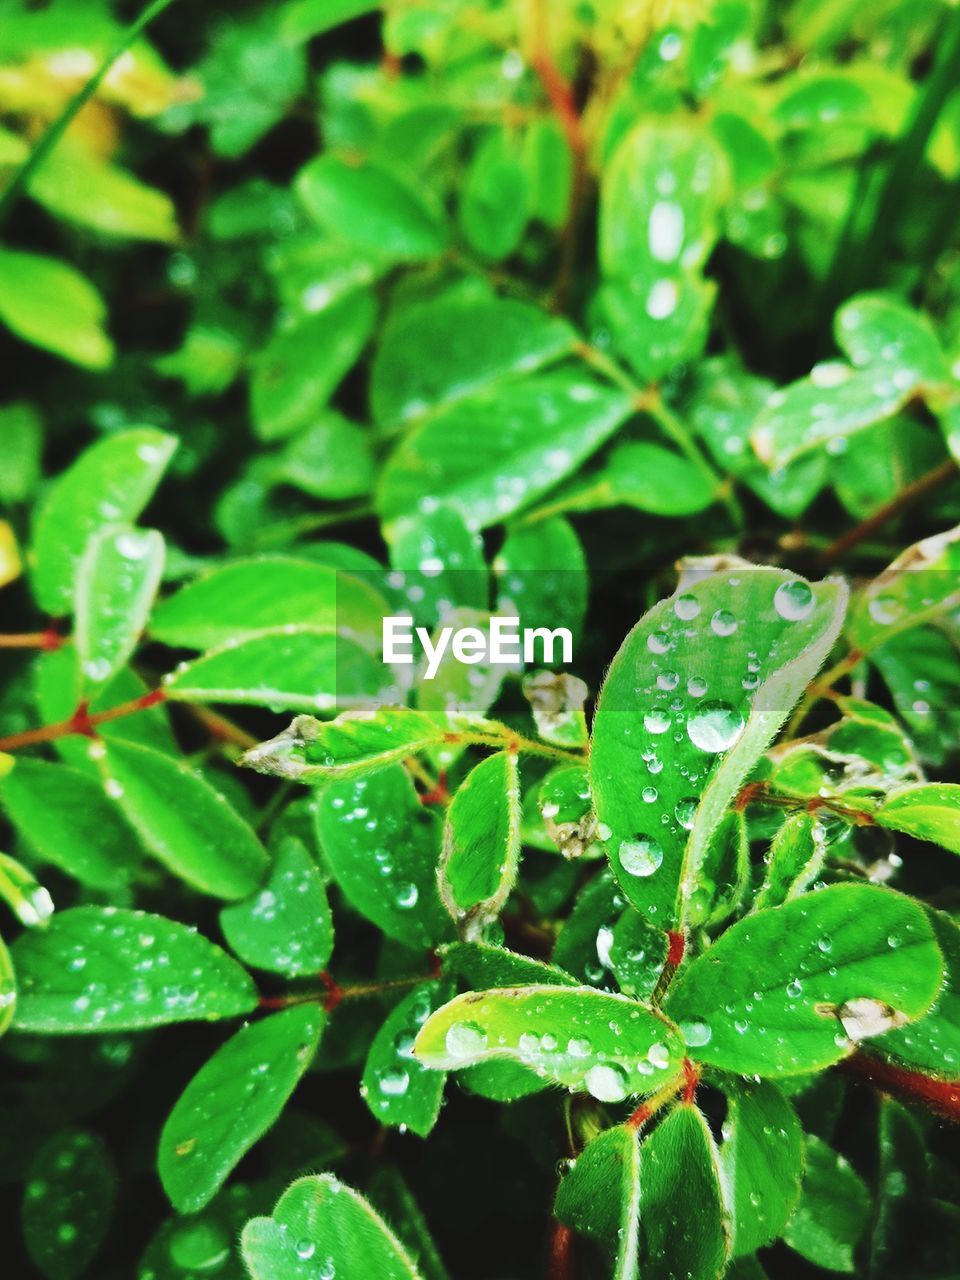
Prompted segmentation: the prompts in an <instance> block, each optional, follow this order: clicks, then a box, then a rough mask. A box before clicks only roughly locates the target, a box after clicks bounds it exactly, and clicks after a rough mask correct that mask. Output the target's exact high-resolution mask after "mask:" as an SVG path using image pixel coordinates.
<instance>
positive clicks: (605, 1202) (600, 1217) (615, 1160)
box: [553, 1125, 641, 1280]
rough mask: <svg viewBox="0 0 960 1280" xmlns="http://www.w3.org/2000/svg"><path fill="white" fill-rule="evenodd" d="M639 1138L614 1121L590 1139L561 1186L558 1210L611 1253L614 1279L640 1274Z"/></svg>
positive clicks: (631, 1129) (570, 1224) (631, 1278)
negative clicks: (638, 1264)
mask: <svg viewBox="0 0 960 1280" xmlns="http://www.w3.org/2000/svg"><path fill="white" fill-rule="evenodd" d="M640 1195H641V1192H640V1140H639V1134H638V1131H637V1129H636V1128H635V1127H634V1126H632V1125H616V1126H614V1127H613V1128H611V1129H606V1130H605V1131H604V1132H603V1133H601V1134H599V1135H598V1136H597V1137H596V1138H594V1139H593V1141H592V1142H589V1143H588V1144H587V1146H586V1147H584V1149H583V1151H582V1152H581V1153H580V1155H579V1156H578V1157H577V1160H576V1163H575V1164H574V1166H573V1168H572V1169H571V1170H570V1172H569V1173H568V1174H567V1175H566V1177H565V1178H564V1179H563V1181H562V1182H561V1183H560V1186H559V1188H558V1189H557V1201H556V1204H555V1205H554V1209H553V1212H554V1215H555V1216H556V1217H557V1218H558V1219H559V1220H560V1221H561V1222H562V1223H564V1224H565V1225H566V1226H568V1227H572V1228H573V1230H574V1231H577V1232H579V1233H580V1234H581V1235H585V1236H591V1237H593V1238H594V1239H596V1240H598V1241H599V1243H600V1244H602V1245H603V1246H604V1247H605V1248H607V1249H608V1250H609V1252H610V1254H611V1255H612V1258H613V1271H612V1273H611V1280H636V1277H637V1276H638V1274H639V1273H638V1270H637V1259H638V1253H639V1243H640V1242H639V1234H640Z"/></svg>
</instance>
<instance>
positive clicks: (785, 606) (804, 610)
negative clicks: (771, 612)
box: [773, 578, 815, 622]
mask: <svg viewBox="0 0 960 1280" xmlns="http://www.w3.org/2000/svg"><path fill="white" fill-rule="evenodd" d="M814 603H815V601H814V598H813V590H812V589H811V587H810V586H809V584H808V583H806V582H803V581H802V580H801V579H800V578H796V579H794V581H793V582H782V583H781V584H780V586H779V587H777V589H776V591H775V592H774V596H773V607H774V608H775V609H776V611H777V613H779V615H780V617H781V618H784V619H785V620H786V621H787V622H799V621H801V619H803V618H808V617H809V616H810V614H811V613H812V612H813V606H814Z"/></svg>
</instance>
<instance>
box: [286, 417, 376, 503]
mask: <svg viewBox="0 0 960 1280" xmlns="http://www.w3.org/2000/svg"><path fill="white" fill-rule="evenodd" d="M371 444H372V440H371V434H370V432H369V431H366V430H365V429H364V428H363V427H359V426H357V424H356V423H355V422H351V421H350V420H349V419H348V418H345V417H344V416H343V415H342V414H340V413H337V411H336V410H335V409H324V410H323V411H322V413H320V414H319V416H318V417H317V418H316V419H315V420H314V421H313V422H312V423H311V425H310V426H308V427H307V428H306V430H304V431H301V432H300V433H299V434H298V435H296V436H295V437H294V438H293V439H292V440H290V441H289V442H288V443H287V444H286V445H285V447H284V448H283V449H282V450H281V451H280V452H279V453H278V454H276V455H275V456H274V457H271V459H270V462H269V467H268V470H267V475H268V476H269V478H270V480H271V481H272V483H273V484H274V485H279V484H288V485H291V486H292V487H293V488H294V489H299V490H300V491H301V492H302V493H306V494H309V496H310V497H311V498H329V499H330V500H331V501H334V502H335V501H340V500H342V499H345V498H359V497H362V496H363V495H364V494H366V493H369V492H370V488H371V485H372V483H373V474H374V467H373V457H372V453H371Z"/></svg>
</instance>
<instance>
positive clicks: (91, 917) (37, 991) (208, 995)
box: [11, 907, 257, 1034]
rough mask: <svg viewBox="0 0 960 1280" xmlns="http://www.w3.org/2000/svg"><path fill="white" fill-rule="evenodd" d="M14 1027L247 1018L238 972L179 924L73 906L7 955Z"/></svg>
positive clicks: (118, 1026)
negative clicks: (14, 994)
mask: <svg viewBox="0 0 960 1280" xmlns="http://www.w3.org/2000/svg"><path fill="white" fill-rule="evenodd" d="M11 955H12V956H13V961H14V965H15V966H16V971H17V984H18V991H19V999H18V1003H17V1009H16V1015H15V1019H14V1025H15V1026H16V1028H17V1029H18V1030H20V1031H39V1032H47V1033H53V1034H60V1033H62V1032H86V1033H90V1032H93V1033H99V1034H103V1033H106V1032H110V1031H126V1030H133V1029H136V1028H138V1027H155V1026H160V1025H161V1024H163V1023H166V1022H193V1021H197V1020H203V1021H210V1020H214V1019H217V1018H229V1017H235V1016H237V1015H238V1014H243V1013H249V1012H250V1011H251V1010H252V1009H253V1008H255V1007H256V1003H257V993H256V990H255V989H254V986H253V983H252V982H251V981H250V978H249V977H248V975H247V974H246V973H245V971H244V970H243V969H241V968H240V966H239V965H238V964H237V962H236V961H235V960H232V959H231V958H230V957H229V956H228V955H227V954H226V953H225V952H223V951H221V950H220V948H219V947H216V946H214V945H213V943H212V942H208V941H207V939H206V938H204V937H203V936H202V935H200V934H198V933H196V932H195V931H194V930H192V929H189V928H188V927H187V926H186V925H182V924H178V923H177V922H176V921H174V920H167V919H165V918H164V917H163V916H158V915H152V914H150V913H149V912H147V911H128V910H126V909H121V908H119V907H73V908H70V909H69V910H67V911H58V912H56V913H55V915H54V916H53V918H52V919H51V921H50V924H49V925H48V926H47V928H46V929H44V930H36V931H32V932H30V933H25V934H23V935H22V936H21V937H19V938H18V939H17V941H16V942H15V943H14V945H13V947H12V949H11Z"/></svg>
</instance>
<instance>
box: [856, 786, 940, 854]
mask: <svg viewBox="0 0 960 1280" xmlns="http://www.w3.org/2000/svg"><path fill="white" fill-rule="evenodd" d="M873 817H874V821H875V822H876V823H877V824H878V825H879V826H881V827H888V828H890V829H891V830H893V831H904V832H906V834H907V835H910V836H916V838H917V839H918V840H932V841H933V843H934V844H939V845H942V846H943V847H944V848H945V849H949V850H950V851H951V852H952V853H960V785H957V784H956V783H950V782H929V783H918V784H917V785H916V786H913V787H905V788H904V789H903V790H902V791H895V792H893V794H892V795H889V796H888V797H887V799H886V800H884V801H883V803H882V804H881V805H880V808H879V809H877V810H876V811H875V812H874V815H873Z"/></svg>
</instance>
